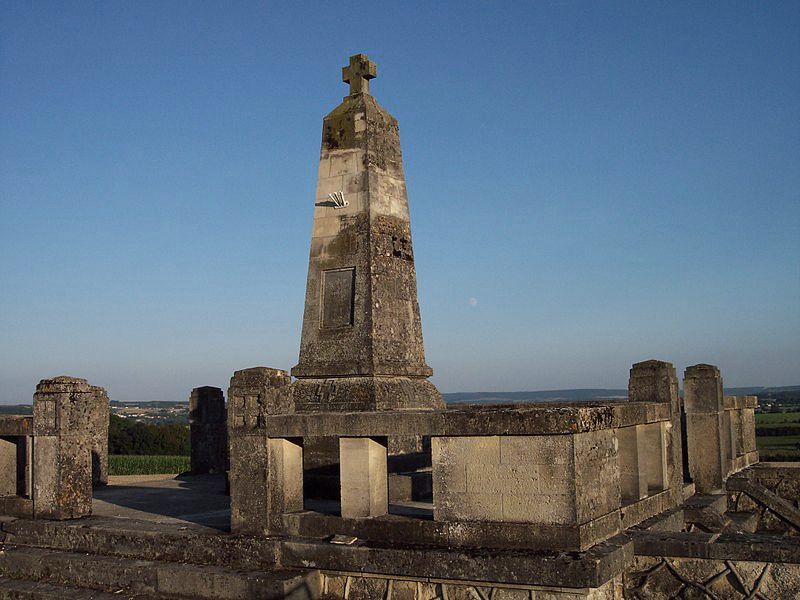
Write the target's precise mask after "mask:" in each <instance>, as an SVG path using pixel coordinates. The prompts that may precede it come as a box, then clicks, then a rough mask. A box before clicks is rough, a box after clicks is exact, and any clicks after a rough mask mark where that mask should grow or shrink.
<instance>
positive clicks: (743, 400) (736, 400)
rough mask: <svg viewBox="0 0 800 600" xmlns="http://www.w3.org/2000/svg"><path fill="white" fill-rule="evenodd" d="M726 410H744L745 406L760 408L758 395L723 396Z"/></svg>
mask: <svg viewBox="0 0 800 600" xmlns="http://www.w3.org/2000/svg"><path fill="white" fill-rule="evenodd" d="M723 402H724V404H725V410H742V409H744V408H758V397H757V396H723Z"/></svg>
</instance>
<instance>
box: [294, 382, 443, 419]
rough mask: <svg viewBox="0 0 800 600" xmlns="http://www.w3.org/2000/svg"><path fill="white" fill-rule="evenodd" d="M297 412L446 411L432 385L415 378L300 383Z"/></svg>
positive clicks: (296, 405)
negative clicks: (427, 409)
mask: <svg viewBox="0 0 800 600" xmlns="http://www.w3.org/2000/svg"><path fill="white" fill-rule="evenodd" d="M292 394H293V397H294V405H295V410H296V411H297V412H332V411H335V412H347V411H373V410H403V409H416V410H419V409H426V408H429V409H432V410H433V409H443V408H445V405H444V401H443V400H442V395H441V394H440V393H439V390H437V389H436V386H434V385H433V384H432V383H431V382H430V381H428V380H427V379H424V378H411V377H394V376H392V377H380V376H376V377H338V378H330V379H298V380H297V381H295V382H294V384H292Z"/></svg>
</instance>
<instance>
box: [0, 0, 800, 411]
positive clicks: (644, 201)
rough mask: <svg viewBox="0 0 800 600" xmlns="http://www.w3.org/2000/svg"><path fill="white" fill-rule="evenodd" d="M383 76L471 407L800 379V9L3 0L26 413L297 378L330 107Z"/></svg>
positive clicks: (9, 249)
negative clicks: (353, 65) (673, 383)
mask: <svg viewBox="0 0 800 600" xmlns="http://www.w3.org/2000/svg"><path fill="white" fill-rule="evenodd" d="M357 52H364V53H366V54H368V55H369V56H370V58H371V59H372V60H374V61H375V62H377V64H378V71H379V76H378V79H376V80H375V81H373V82H372V86H371V87H372V91H373V94H374V95H375V96H376V98H377V99H378V101H379V102H380V103H381V104H382V105H383V106H384V107H385V108H387V109H388V110H389V111H391V112H392V113H393V114H394V115H395V116H396V117H397V118H398V119H399V121H400V131H401V139H402V142H403V151H404V161H405V170H406V177H407V183H408V190H409V201H410V207H411V216H412V230H413V234H414V244H415V256H416V264H417V275H418V285H419V297H420V304H421V310H422V318H423V330H424V335H425V344H426V352H427V358H428V362H429V364H430V365H431V366H432V367H433V368H434V371H435V375H434V382H435V383H436V384H437V385H438V386H439V388H440V389H441V390H442V391H445V392H451V391H483V390H498V391H514V390H527V389H555V388H578V387H624V386H625V385H626V382H627V376H628V369H629V368H630V365H631V363H633V362H636V361H639V360H645V359H648V358H658V359H662V360H669V361H672V362H673V363H674V364H675V366H676V367H677V368H678V369H679V374H682V370H683V369H684V368H685V367H686V366H687V365H690V364H695V363H698V362H710V363H713V364H717V365H719V366H720V368H721V369H722V372H723V376H724V377H725V383H726V385H728V386H748V385H792V384H800V119H798V108H799V107H800V68H799V67H800V3H798V2H795V1H793V2H724V3H699V2H599V3H597V2H588V1H586V2H520V3H488V2H475V3H465V2H452V3H447V2H424V3H423V2H390V3H380V2H363V1H360V2H352V3H351V2H319V3H313V4H306V5H302V4H300V3H294V2H253V3H247V2H178V1H176V2H145V1H139V0H137V1H136V2H126V3H123V2H85V3H84V2H70V3H64V2H52V3H41V2H28V1H27V0H26V1H22V0H20V1H16V2H9V1H6V2H2V3H0V402H28V401H30V398H31V396H32V394H33V391H34V387H35V384H36V382H37V381H38V380H39V379H42V378H44V377H51V376H55V375H59V374H70V375H75V376H80V377H86V378H88V379H89V380H90V381H91V382H92V383H94V384H97V385H102V386H105V387H106V388H107V389H108V390H109V393H110V396H111V398H112V399H115V400H121V401H130V400H183V399H186V398H188V394H189V391H190V390H191V388H192V387H196V386H200V385H214V386H219V387H222V388H227V385H228V380H229V378H230V376H231V374H232V373H233V371H234V370H236V369H240V368H245V367H250V366H255V365H266V366H272V367H278V368H285V369H288V368H290V367H292V366H293V365H294V364H295V363H296V361H297V354H298V349H299V341H300V340H299V338H300V326H301V319H302V310H303V297H304V289H305V277H306V268H307V258H308V248H309V241H310V233H311V217H312V209H313V202H314V189H315V176H316V170H317V166H316V162H317V160H318V156H319V145H320V133H321V123H322V117H323V116H324V115H325V114H326V113H327V112H328V111H329V110H331V109H332V108H333V107H334V106H336V105H337V104H338V103H339V102H340V101H341V99H342V97H343V96H344V95H346V93H347V86H345V85H344V84H343V83H341V67H342V66H343V65H345V64H346V62H347V58H348V56H349V55H351V54H355V53H357Z"/></svg>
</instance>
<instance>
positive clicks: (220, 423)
mask: <svg viewBox="0 0 800 600" xmlns="http://www.w3.org/2000/svg"><path fill="white" fill-rule="evenodd" d="M189 441H190V444H191V448H192V450H191V452H192V454H191V471H192V473H193V474H195V475H201V474H204V473H224V472H225V471H226V470H227V469H228V423H227V415H226V413H225V397H224V396H223V394H222V390H221V389H219V388H216V387H208V386H205V387H199V388H195V389H193V390H192V394H191V396H190V397H189Z"/></svg>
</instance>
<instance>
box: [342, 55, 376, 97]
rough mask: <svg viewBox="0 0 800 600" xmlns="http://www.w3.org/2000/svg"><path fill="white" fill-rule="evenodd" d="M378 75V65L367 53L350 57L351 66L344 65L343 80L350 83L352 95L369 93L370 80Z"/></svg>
mask: <svg viewBox="0 0 800 600" xmlns="http://www.w3.org/2000/svg"><path fill="white" fill-rule="evenodd" d="M377 76H378V67H377V66H376V65H375V63H374V62H372V61H371V60H370V59H369V57H368V56H367V55H366V54H355V55H353V56H351V57H350V66H347V67H342V81H344V82H345V83H349V84H350V95H351V96H355V95H357V94H369V80H370V79H375V77H377Z"/></svg>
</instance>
